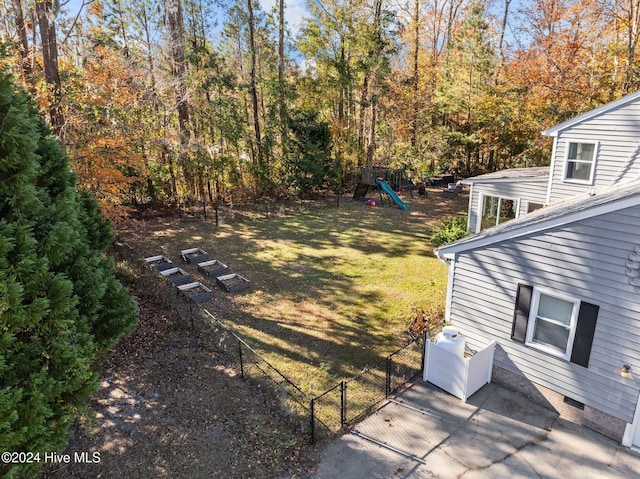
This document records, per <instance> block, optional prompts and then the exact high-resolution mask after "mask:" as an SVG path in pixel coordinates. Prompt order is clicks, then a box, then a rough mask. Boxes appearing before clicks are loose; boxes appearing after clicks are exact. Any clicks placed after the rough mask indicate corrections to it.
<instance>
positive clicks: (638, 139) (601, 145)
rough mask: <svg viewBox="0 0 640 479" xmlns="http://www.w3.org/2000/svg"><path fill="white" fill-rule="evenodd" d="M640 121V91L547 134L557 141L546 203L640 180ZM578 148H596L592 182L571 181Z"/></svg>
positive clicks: (555, 128)
mask: <svg viewBox="0 0 640 479" xmlns="http://www.w3.org/2000/svg"><path fill="white" fill-rule="evenodd" d="M639 118H640V91H639V92H636V93H633V94H631V95H627V96H626V97H624V98H621V99H620V100H618V101H615V102H612V103H608V104H607V105H604V106H602V107H600V108H597V109H595V110H592V111H590V112H587V113H585V114H583V115H580V116H578V117H576V118H573V119H571V120H569V121H566V122H564V123H562V124H560V125H557V126H555V127H553V128H549V129H548V130H545V131H544V132H543V135H546V136H550V137H553V139H554V144H553V157H552V161H551V172H550V178H549V193H548V197H547V199H546V203H553V202H555V201H559V200H562V199H565V198H568V197H571V196H574V195H577V194H581V193H586V192H589V191H592V190H593V191H602V190H606V189H607V188H611V187H612V186H615V185H617V184H620V183H622V182H624V181H629V180H635V179H639V178H640V123H639V122H638V119H639ZM578 144H580V145H584V146H589V145H592V146H593V147H594V154H595V158H594V159H593V161H594V167H593V169H592V171H591V172H590V173H591V177H590V178H589V179H588V180H585V179H584V178H579V179H578V180H574V179H572V178H571V177H567V171H568V168H569V165H570V163H571V160H572V156H573V154H574V151H575V150H576V148H575V145H578ZM572 145H574V149H573V151H572ZM583 164H584V165H586V163H583ZM583 171H586V170H583Z"/></svg>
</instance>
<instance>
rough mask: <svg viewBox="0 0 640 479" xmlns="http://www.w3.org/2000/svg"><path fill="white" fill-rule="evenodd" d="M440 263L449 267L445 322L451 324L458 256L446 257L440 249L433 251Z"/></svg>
mask: <svg viewBox="0 0 640 479" xmlns="http://www.w3.org/2000/svg"><path fill="white" fill-rule="evenodd" d="M433 252H434V253H435V255H436V257H437V258H438V260H439V261H440V262H442V263H443V264H445V265H447V268H449V274H448V279H447V296H446V300H445V311H444V320H445V321H447V322H451V303H452V302H453V275H454V272H455V267H456V255H455V254H454V255H445V254H443V253H442V252H441V251H440V249H439V248H436V249H435V250H434V251H433Z"/></svg>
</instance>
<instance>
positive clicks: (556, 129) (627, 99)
mask: <svg viewBox="0 0 640 479" xmlns="http://www.w3.org/2000/svg"><path fill="white" fill-rule="evenodd" d="M638 98H640V90H638V91H637V92H635V93H631V94H629V95H627V96H624V97H622V98H620V99H619V100H616V101H612V102H610V103H607V104H605V105H602V106H601V107H600V108H596V109H594V110H590V111H588V112H586V113H583V114H582V115H578V116H576V117H574V118H571V119H570V120H567V121H565V122H564V123H560V124H559V125H556V126H553V127H551V128H549V129H547V130H544V131H543V132H542V134H543V135H545V136H558V134H559V133H560V132H561V131H562V130H566V129H567V128H569V127H572V126H574V125H577V124H578V123H581V122H583V121H586V120H589V119H590V118H593V117H595V116H598V115H601V114H603V113H607V112H608V111H611V110H615V109H616V108H620V107H621V106H624V105H626V104H628V103H632V102H634V101H636V100H637V99H638Z"/></svg>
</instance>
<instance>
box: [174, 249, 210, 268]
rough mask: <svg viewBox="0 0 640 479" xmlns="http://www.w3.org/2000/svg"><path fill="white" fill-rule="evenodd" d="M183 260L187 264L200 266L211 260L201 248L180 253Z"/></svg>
mask: <svg viewBox="0 0 640 479" xmlns="http://www.w3.org/2000/svg"><path fill="white" fill-rule="evenodd" d="M180 254H181V255H182V259H183V260H184V261H186V262H187V263H192V264H198V263H202V262H203V261H207V260H208V259H209V255H208V254H207V252H206V251H205V250H203V249H201V248H190V249H185V250H182V251H181V252H180Z"/></svg>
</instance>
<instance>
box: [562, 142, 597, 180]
mask: <svg viewBox="0 0 640 479" xmlns="http://www.w3.org/2000/svg"><path fill="white" fill-rule="evenodd" d="M597 146H598V143H597V142H592V143H589V142H577V141H569V143H568V145H567V161H566V167H565V171H564V179H565V181H570V182H576V183H587V184H591V183H593V174H594V171H595V163H596V151H597Z"/></svg>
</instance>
